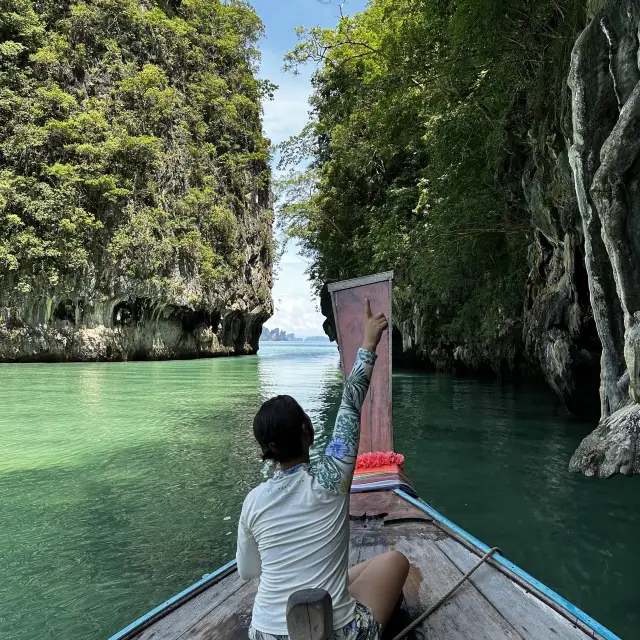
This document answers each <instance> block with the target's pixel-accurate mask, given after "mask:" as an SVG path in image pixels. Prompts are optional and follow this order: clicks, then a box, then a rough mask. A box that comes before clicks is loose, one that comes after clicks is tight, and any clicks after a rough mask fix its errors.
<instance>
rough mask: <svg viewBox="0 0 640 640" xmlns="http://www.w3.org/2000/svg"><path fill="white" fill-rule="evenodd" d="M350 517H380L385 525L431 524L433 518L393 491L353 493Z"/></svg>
mask: <svg viewBox="0 0 640 640" xmlns="http://www.w3.org/2000/svg"><path fill="white" fill-rule="evenodd" d="M349 516H351V517H352V518H365V517H379V518H382V519H383V520H384V522H385V523H391V522H399V521H403V520H418V521H421V522H431V521H432V520H433V518H432V517H431V516H430V515H429V514H428V513H425V512H424V511H422V510H421V509H418V507H414V506H413V505H412V504H411V503H410V502H407V501H406V500H403V499H402V498H401V497H400V496H399V495H398V494H397V493H394V492H393V491H368V492H365V493H352V494H351V498H350V503H349Z"/></svg>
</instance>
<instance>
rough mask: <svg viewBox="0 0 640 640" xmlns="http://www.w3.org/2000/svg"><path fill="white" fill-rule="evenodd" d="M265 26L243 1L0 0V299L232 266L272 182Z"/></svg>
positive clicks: (177, 283)
mask: <svg viewBox="0 0 640 640" xmlns="http://www.w3.org/2000/svg"><path fill="white" fill-rule="evenodd" d="M261 34H262V24H261V22H260V20H259V19H258V17H257V16H256V14H255V12H254V11H253V9H252V8H251V7H250V5H249V4H248V3H246V2H244V1H242V0H230V1H228V2H225V1H223V0H184V1H183V2H172V1H167V2H164V3H161V4H158V3H156V2H153V1H152V0H142V1H140V0H91V1H88V0H87V1H85V0H74V1H70V0H69V1H68V0H64V1H63V2H62V3H60V2H53V1H52V0H42V1H40V2H37V3H36V2H33V1H32V0H0V290H1V291H2V294H0V302H2V301H4V302H5V304H9V305H10V304H11V303H12V301H13V302H15V301H16V300H18V299H19V297H20V296H21V295H26V294H29V293H30V292H32V293H33V294H34V295H35V294H37V295H47V294H48V293H49V292H50V291H53V290H55V291H56V292H57V295H58V296H60V295H61V294H63V293H64V292H68V293H69V294H70V296H73V294H74V293H75V292H77V291H78V289H79V288H82V287H87V286H88V283H94V285H93V286H95V289H96V291H97V292H98V293H103V294H105V295H109V294H113V293H114V291H113V289H114V287H117V286H119V285H118V284H117V283H121V282H122V279H124V281H126V282H127V283H128V284H127V285H126V286H127V287H129V288H131V287H133V288H134V289H135V288H136V287H139V288H140V289H144V290H145V291H146V292H148V294H149V295H152V296H154V297H157V298H159V299H160V300H162V299H167V298H170V297H172V296H175V295H181V294H182V293H184V292H183V289H184V286H183V284H184V282H185V281H190V282H195V283H196V284H197V289H198V290H199V291H202V292H203V294H202V295H203V297H204V298H211V297H212V296H213V295H215V293H216V291H217V290H219V289H220V288H221V285H222V284H223V283H225V282H226V281H230V280H231V279H233V278H237V277H238V274H239V273H240V271H241V268H242V267H243V264H244V262H243V259H242V258H243V256H240V255H239V254H238V253H237V244H238V242H237V241H238V238H239V234H240V233H241V232H242V226H243V224H244V218H245V216H246V215H248V212H251V211H252V210H253V208H254V207H255V199H256V197H257V195H256V191H257V192H258V193H260V194H264V193H267V192H268V189H269V185H270V172H269V164H268V161H269V149H268V141H267V140H265V139H264V137H263V135H262V124H261V100H262V99H263V97H264V96H265V94H268V93H269V91H270V89H271V87H270V85H269V84H268V83H264V82H261V81H259V80H258V79H257V78H256V70H257V68H256V64H257V60H258V51H257V49H256V43H257V41H258V39H259V37H260V36H261ZM266 199H267V198H263V200H266ZM269 215H270V214H267V219H266V220H265V221H264V225H262V226H261V227H260V229H261V230H260V233H262V235H263V236H264V237H263V238H262V242H263V244H264V247H265V248H266V247H268V245H269V244H270V242H271V233H270V219H269ZM114 283H116V284H114Z"/></svg>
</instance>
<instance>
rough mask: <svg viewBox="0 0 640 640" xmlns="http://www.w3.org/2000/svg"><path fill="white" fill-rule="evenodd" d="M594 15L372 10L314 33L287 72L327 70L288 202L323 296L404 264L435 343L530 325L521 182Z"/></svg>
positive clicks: (412, 303) (410, 4) (289, 158)
mask: <svg viewBox="0 0 640 640" xmlns="http://www.w3.org/2000/svg"><path fill="white" fill-rule="evenodd" d="M582 4H583V3H581V2H579V1H578V0H541V1H540V2H535V3H531V2H529V1H528V0H455V2H454V1H453V0H372V1H371V2H370V4H369V6H368V8H367V9H366V10H365V11H364V12H363V13H361V14H357V15H355V16H354V17H347V16H345V17H343V18H342V19H341V20H340V22H339V24H338V26H337V28H336V29H335V30H327V29H319V28H311V29H307V28H301V29H300V32H299V35H300V40H301V42H300V44H299V45H298V46H297V47H296V48H295V49H294V50H293V51H292V52H291V53H290V54H289V55H288V58H287V63H288V64H289V65H290V67H292V68H293V69H294V70H295V69H296V68H297V67H298V66H299V65H301V64H305V63H309V62H315V63H317V64H318V68H317V70H316V72H315V74H314V93H313V97H312V119H311V121H310V123H309V125H308V126H307V128H306V129H305V131H304V132H303V133H302V134H301V135H300V136H298V137H297V138H294V139H292V140H290V141H289V142H288V143H287V144H286V145H285V148H284V149H283V151H284V161H283V165H284V166H287V165H288V166H289V168H290V169H291V172H290V173H289V175H288V177H287V179H286V180H284V181H283V182H282V184H281V185H280V186H281V190H280V198H281V202H282V213H283V215H282V221H283V224H284V226H285V227H286V229H287V231H288V232H289V234H291V235H293V236H297V237H298V238H300V239H301V242H302V245H303V247H304V249H305V250H306V252H307V253H308V255H309V257H310V259H311V270H310V273H311V276H312V278H313V279H314V280H315V282H316V283H317V284H318V285H321V283H322V282H323V281H326V280H335V279H342V278H345V277H353V276H359V275H363V274H366V273H370V272H372V271H376V270H386V269H394V271H395V272H396V293H395V295H396V299H395V302H396V305H397V310H399V311H400V312H401V313H400V315H401V317H403V318H404V319H407V318H419V319H420V322H421V323H422V326H421V328H420V329H419V331H420V332H422V335H421V336H419V337H420V339H422V340H423V341H424V343H425V344H429V343H431V344H434V343H436V342H438V341H440V340H443V341H445V342H450V343H458V344H459V343H460V342H464V341H473V340H487V339H491V338H492V337H494V336H495V335H496V333H497V331H498V330H499V329H500V327H501V326H502V325H504V324H505V323H506V322H507V321H509V320H513V319H517V318H519V317H520V315H521V313H522V305H523V300H524V289H525V287H524V285H525V280H526V273H527V264H526V248H527V243H528V230H529V228H530V226H529V225H530V223H529V217H528V214H527V212H526V205H525V202H524V197H523V193H522V187H521V179H522V174H523V169H524V164H525V161H526V158H527V154H528V153H529V152H530V148H531V145H532V144H534V143H536V144H543V145H544V144H545V143H546V139H547V136H549V135H550V131H549V123H551V122H557V120H558V118H559V116H558V114H559V113H560V111H561V107H562V105H559V104H558V103H557V100H558V96H561V95H563V93H564V92H563V91H562V85H563V84H564V83H566V72H567V68H568V60H569V53H570V50H571V46H572V44H573V40H574V36H575V33H576V32H577V31H578V28H579V25H580V23H581V19H582V15H581V10H580V7H581V5H582ZM540 141H542V142H540ZM306 157H307V158H308V157H310V158H311V162H310V164H309V169H308V170H307V171H303V172H299V171H298V170H297V169H296V168H295V167H296V165H297V164H298V162H299V161H300V160H302V159H304V158H306Z"/></svg>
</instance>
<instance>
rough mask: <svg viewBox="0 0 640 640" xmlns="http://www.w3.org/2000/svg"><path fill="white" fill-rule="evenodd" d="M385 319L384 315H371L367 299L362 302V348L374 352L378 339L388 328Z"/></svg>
mask: <svg viewBox="0 0 640 640" xmlns="http://www.w3.org/2000/svg"><path fill="white" fill-rule="evenodd" d="M388 326H389V325H388V323H387V319H386V318H385V317H384V313H376V314H375V315H373V314H372V313H371V303H370V302H369V298H365V300H364V340H363V341H362V348H363V349H367V350H368V351H375V350H376V347H377V346H378V343H379V342H380V338H381V337H382V334H383V333H384V331H385V329H386V328H387V327H388Z"/></svg>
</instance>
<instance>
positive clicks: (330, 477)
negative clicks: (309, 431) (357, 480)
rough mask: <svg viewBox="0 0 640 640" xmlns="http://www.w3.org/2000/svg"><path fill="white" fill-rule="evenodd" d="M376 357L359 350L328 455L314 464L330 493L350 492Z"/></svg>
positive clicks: (343, 393) (322, 483)
mask: <svg viewBox="0 0 640 640" xmlns="http://www.w3.org/2000/svg"><path fill="white" fill-rule="evenodd" d="M376 358H377V356H376V354H375V353H374V352H373V351H368V350H367V349H359V350H358V355H357V356H356V361H355V364H354V365H353V369H352V371H351V374H350V375H349V377H348V378H347V381H346V382H345V385H344V390H343V392H342V402H341V404H340V409H339V410H338V417H337V418H336V424H335V427H334V429H333V437H332V439H331V442H329V444H328V445H327V448H326V450H325V454H324V456H323V457H321V458H320V460H319V461H318V462H317V463H316V465H314V467H315V468H314V475H315V477H316V479H317V481H318V482H319V483H320V484H321V485H322V486H323V487H324V488H325V489H328V490H329V491H334V492H336V493H349V490H350V489H351V481H352V480H353V471H354V469H355V466H356V457H357V456H358V445H359V443H360V411H361V409H362V403H363V402H364V398H365V396H366V395H367V391H368V390H369V382H370V381H371V374H372V373H373V365H374V364H375V361H376Z"/></svg>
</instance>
